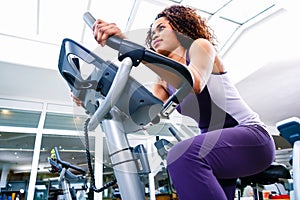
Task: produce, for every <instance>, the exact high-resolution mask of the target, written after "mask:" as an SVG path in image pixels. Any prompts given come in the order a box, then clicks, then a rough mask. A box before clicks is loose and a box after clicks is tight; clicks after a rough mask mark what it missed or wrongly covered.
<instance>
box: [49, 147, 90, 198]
mask: <svg viewBox="0 0 300 200" xmlns="http://www.w3.org/2000/svg"><path fill="white" fill-rule="evenodd" d="M48 162H49V164H50V165H51V169H50V170H49V172H51V173H58V174H59V182H58V185H59V191H61V192H60V193H61V194H62V196H63V199H65V200H76V191H75V189H74V188H73V187H70V186H71V183H76V182H81V181H82V180H83V182H84V184H83V186H82V188H81V189H82V190H86V189H87V184H86V183H87V181H86V176H85V175H86V172H85V170H84V169H82V168H80V167H78V166H76V165H72V164H71V163H69V162H66V161H63V160H62V159H61V158H60V155H59V152H58V149H57V147H54V149H52V151H51V156H50V157H48ZM70 169H72V170H75V171H76V172H77V173H79V175H77V174H74V173H72V172H71V171H70ZM49 187H50V186H49Z"/></svg>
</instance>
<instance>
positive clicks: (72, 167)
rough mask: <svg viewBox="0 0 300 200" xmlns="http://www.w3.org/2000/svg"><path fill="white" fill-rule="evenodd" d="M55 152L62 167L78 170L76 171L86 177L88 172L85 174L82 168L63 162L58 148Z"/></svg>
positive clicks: (55, 148)
mask: <svg viewBox="0 0 300 200" xmlns="http://www.w3.org/2000/svg"><path fill="white" fill-rule="evenodd" d="M54 151H55V156H56V160H57V163H59V164H61V165H62V167H64V168H67V169H69V168H71V169H74V170H76V171H78V172H80V173H82V174H84V175H85V173H86V172H85V170H84V169H82V168H80V167H78V166H76V165H72V164H71V163H69V162H66V161H63V160H62V159H61V158H60V156H59V152H58V149H57V147H54Z"/></svg>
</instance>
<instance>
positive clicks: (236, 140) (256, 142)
mask: <svg viewBox="0 0 300 200" xmlns="http://www.w3.org/2000/svg"><path fill="white" fill-rule="evenodd" d="M174 147H175V148H174ZM174 147H173V148H172V149H171V151H172V157H171V158H169V163H171V162H172V161H175V160H176V159H178V158H179V157H181V156H183V155H184V156H188V157H190V158H191V159H201V160H203V162H205V163H207V164H208V165H209V166H210V168H211V169H212V172H213V173H214V175H215V176H216V177H217V178H218V179H231V178H237V177H241V176H248V175H252V174H255V173H258V172H260V171H262V170H264V169H265V168H267V167H268V166H269V165H270V164H271V163H272V162H273V160H274V154H275V153H274V152H275V148H274V142H273V139H272V138H271V137H270V136H269V134H268V133H267V132H266V131H265V130H264V129H262V128H261V127H258V126H238V127H234V128H226V129H221V130H214V131H210V132H207V133H204V134H201V135H198V136H196V137H194V138H191V139H189V140H185V141H183V142H181V143H178V144H177V145H175V146H174Z"/></svg>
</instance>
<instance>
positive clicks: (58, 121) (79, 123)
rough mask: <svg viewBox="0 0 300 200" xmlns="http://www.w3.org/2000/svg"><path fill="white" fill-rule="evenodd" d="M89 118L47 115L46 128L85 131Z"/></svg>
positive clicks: (55, 114) (57, 114) (56, 114)
mask: <svg viewBox="0 0 300 200" xmlns="http://www.w3.org/2000/svg"><path fill="white" fill-rule="evenodd" d="M86 118H87V116H74V115H67V114H59V113H47V115H46V119H45V124H44V128H45V129H60V130H80V131H82V130H83V125H84V121H85V119H86Z"/></svg>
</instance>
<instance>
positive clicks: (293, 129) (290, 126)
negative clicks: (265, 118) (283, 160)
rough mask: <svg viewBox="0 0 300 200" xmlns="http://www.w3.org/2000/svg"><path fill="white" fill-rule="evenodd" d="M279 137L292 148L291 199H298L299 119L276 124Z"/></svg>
mask: <svg viewBox="0 0 300 200" xmlns="http://www.w3.org/2000/svg"><path fill="white" fill-rule="evenodd" d="M276 127H277V129H278V130H279V132H280V135H281V136H282V137H283V138H285V139H286V140H287V141H288V142H289V143H290V144H291V145H292V147H293V154H292V157H291V160H290V163H291V165H292V169H293V172H292V175H293V188H292V191H293V192H292V194H290V196H291V199H292V198H293V199H294V200H298V199H300V119H299V118H297V117H291V118H289V119H286V120H283V121H280V122H278V123H277V124H276Z"/></svg>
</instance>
